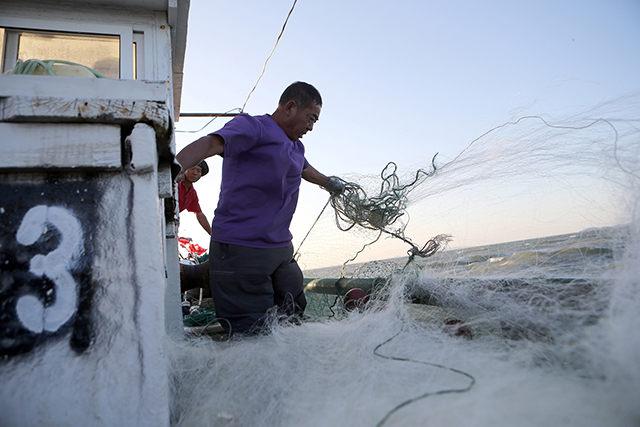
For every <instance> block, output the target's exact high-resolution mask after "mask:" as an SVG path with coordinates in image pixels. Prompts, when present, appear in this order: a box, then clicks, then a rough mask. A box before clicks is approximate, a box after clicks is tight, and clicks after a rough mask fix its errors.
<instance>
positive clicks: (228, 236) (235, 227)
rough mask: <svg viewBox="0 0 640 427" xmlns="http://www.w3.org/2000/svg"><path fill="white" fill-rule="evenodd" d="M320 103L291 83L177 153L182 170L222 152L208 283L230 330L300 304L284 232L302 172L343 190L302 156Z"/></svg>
mask: <svg viewBox="0 0 640 427" xmlns="http://www.w3.org/2000/svg"><path fill="white" fill-rule="evenodd" d="M321 108H322V98H321V96H320V93H319V92H318V91H317V90H316V88H314V87H313V86H311V85H310V84H308V83H304V82H296V83H293V84H291V85H290V86H289V87H287V88H286V89H285V91H284V92H283V93H282V96H281V97H280V101H279V102H278V107H277V108H276V111H275V112H274V113H273V114H272V115H268V114H265V115H263V116H249V115H247V114H241V115H239V116H237V117H235V118H234V119H233V120H231V121H229V122H228V123H227V124H226V125H225V126H224V127H223V128H222V129H220V130H218V131H216V132H214V133H212V134H210V135H207V136H205V137H202V138H200V139H198V140H196V141H194V142H192V143H191V144H189V145H188V146H187V147H185V148H184V149H183V150H182V151H180V153H178V155H177V156H176V158H177V160H178V162H179V163H180V164H181V165H182V169H183V170H186V169H188V168H190V167H191V166H193V165H196V164H198V163H199V162H200V161H202V160H203V159H205V158H207V157H211V156H214V155H221V156H222V157H223V163H222V184H221V188H220V198H219V200H218V207H217V208H216V210H215V213H214V219H213V227H212V229H213V230H212V237H211V246H210V249H209V252H210V281H211V283H210V285H211V292H212V294H213V300H214V304H215V307H216V315H217V316H218V317H219V318H221V319H224V320H222V321H221V324H222V326H223V327H224V328H225V329H228V331H229V332H231V333H237V332H239V333H255V332H259V331H260V330H262V329H263V327H264V326H265V322H266V321H267V319H268V317H269V313H274V314H276V315H285V316H287V317H289V316H299V315H301V314H302V313H303V312H304V309H305V307H306V305H307V302H306V299H305V296H304V292H303V285H302V271H301V270H300V267H299V266H298V264H297V263H296V261H295V260H294V259H293V245H292V244H291V233H290V231H289V224H290V223H291V219H292V217H293V213H294V212H295V210H296V205H297V203H298V191H299V188H300V182H301V178H304V179H305V180H306V181H309V182H311V183H314V184H317V185H320V186H322V187H324V188H325V189H326V190H327V191H329V192H331V193H336V192H338V193H339V192H341V191H342V189H343V184H342V180H340V179H339V178H336V177H327V176H325V175H323V174H322V173H320V172H318V171H317V170H316V169H314V168H313V166H311V165H310V164H309V163H308V162H307V160H306V159H305V157H304V145H302V142H300V138H302V136H303V135H304V134H306V133H307V132H309V131H311V130H313V125H314V124H315V122H316V121H317V120H318V118H319V117H320V110H321Z"/></svg>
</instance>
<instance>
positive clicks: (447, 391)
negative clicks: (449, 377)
mask: <svg viewBox="0 0 640 427" xmlns="http://www.w3.org/2000/svg"><path fill="white" fill-rule="evenodd" d="M403 329H404V326H403V327H402V328H400V330H399V331H398V332H396V333H395V335H393V336H392V337H391V338H388V339H387V340H386V341H384V342H382V343H380V344H378V345H377V346H376V348H374V349H373V354H374V355H375V356H378V357H381V358H383V359H387V360H397V361H399V362H410V363H417V364H420V365H426V366H431V367H434V368H438V369H444V370H447V371H451V372H453V373H456V374H459V375H462V376H464V377H467V378H468V379H469V384H468V385H467V386H466V387H462V388H448V389H443V390H437V391H428V392H426V393H423V394H421V395H419V396H416V397H412V398H411V399H407V400H405V401H404V402H402V403H399V404H398V405H396V406H394V407H393V408H392V409H391V410H390V411H389V412H387V413H386V414H385V416H384V417H383V418H382V419H381V420H380V421H378V423H377V424H376V427H381V426H383V425H384V423H386V422H387V420H388V419H389V418H390V417H391V415H393V414H394V413H396V412H398V411H399V410H400V409H402V408H404V407H405V406H408V405H410V404H412V403H415V402H417V401H419V400H422V399H426V398H427V397H429V396H438V395H441V394H451V393H466V392H467V391H469V390H471V388H472V387H473V386H474V385H475V383H476V379H475V377H474V376H473V375H471V374H469V373H467V372H464V371H462V370H460V369H456V368H451V367H449V366H445V365H441V364H439V363H431V362H424V361H422V360H415V359H409V358H408V357H396V356H387V355H385V354H381V353H378V350H379V349H380V348H381V347H382V346H384V345H386V344H388V343H390V342H391V341H393V340H394V339H395V338H396V337H397V336H398V335H400V334H401V333H402V330H403Z"/></svg>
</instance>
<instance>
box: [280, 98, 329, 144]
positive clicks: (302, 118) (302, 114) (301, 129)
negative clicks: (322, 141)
mask: <svg viewBox="0 0 640 427" xmlns="http://www.w3.org/2000/svg"><path fill="white" fill-rule="evenodd" d="M294 104H295V105H294V106H293V107H292V108H291V109H290V110H289V113H290V120H289V126H287V127H288V129H287V136H288V137H289V138H290V139H292V140H294V141H295V140H297V139H300V138H302V137H303V136H304V134H306V133H307V132H311V131H312V130H313V125H314V124H315V123H316V122H317V121H318V119H319V118H320V110H321V109H322V106H320V105H318V104H316V103H314V102H312V103H311V104H309V105H308V106H307V107H305V108H299V107H298V105H297V104H296V103H294Z"/></svg>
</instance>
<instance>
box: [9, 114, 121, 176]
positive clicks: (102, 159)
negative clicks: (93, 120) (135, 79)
mask: <svg viewBox="0 0 640 427" xmlns="http://www.w3.org/2000/svg"><path fill="white" fill-rule="evenodd" d="M0 135H2V137H1V138H2V140H1V142H2V143H1V144H0V169H3V168H4V169H23V168H46V167H52V168H106V169H118V168H121V167H122V159H121V157H122V156H121V151H122V149H121V146H120V126H117V125H103V124H40V123H39V124H33V123H0Z"/></svg>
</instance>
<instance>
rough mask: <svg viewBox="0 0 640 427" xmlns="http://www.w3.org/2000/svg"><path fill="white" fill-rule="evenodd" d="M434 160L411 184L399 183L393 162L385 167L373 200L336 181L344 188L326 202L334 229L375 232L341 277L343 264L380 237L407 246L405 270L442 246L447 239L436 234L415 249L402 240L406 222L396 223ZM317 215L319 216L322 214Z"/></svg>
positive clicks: (359, 189) (428, 174) (350, 184)
mask: <svg viewBox="0 0 640 427" xmlns="http://www.w3.org/2000/svg"><path fill="white" fill-rule="evenodd" d="M437 156H438V153H436V154H435V155H434V156H433V158H432V159H431V169H430V170H428V171H427V170H424V169H418V170H417V171H416V173H415V176H414V178H413V180H412V181H411V182H409V183H406V184H402V183H401V182H400V178H399V177H398V173H397V171H398V166H397V165H396V164H395V163H394V162H389V163H387V165H386V166H385V167H384V168H383V169H382V172H381V173H380V178H381V180H382V182H381V183H380V190H379V191H378V194H376V195H374V196H369V195H368V194H367V192H366V191H365V190H364V189H363V188H362V186H360V185H358V184H357V183H354V182H347V181H344V180H342V179H340V181H341V182H342V184H343V185H344V190H343V191H342V192H340V193H334V194H332V195H331V198H330V199H329V201H328V202H327V203H328V204H329V203H330V204H331V207H333V209H334V212H335V218H336V225H337V226H338V229H340V230H341V231H349V230H351V229H352V228H353V227H355V226H356V225H358V226H360V227H362V228H364V229H368V230H374V231H375V230H377V231H379V233H378V236H377V237H376V238H375V239H374V240H373V241H371V242H369V243H366V244H365V245H364V246H363V247H362V248H361V249H360V250H359V251H358V252H356V254H355V255H354V256H353V257H352V258H350V259H348V260H347V261H345V263H344V264H343V265H342V269H343V273H344V267H345V266H346V264H347V263H349V262H351V261H354V260H355V259H356V258H357V257H358V255H359V254H360V253H361V252H362V251H363V250H364V249H365V248H366V247H367V246H369V245H372V244H374V243H375V242H377V241H378V240H379V239H380V237H382V235H383V234H387V235H390V236H392V237H395V238H396V239H400V240H402V241H403V242H405V243H406V244H408V245H409V246H411V248H410V249H409V250H408V251H407V255H408V256H409V259H408V260H407V264H405V267H406V266H407V265H409V263H411V262H412V261H413V259H414V258H415V257H416V256H418V257H421V258H426V257H429V256H431V255H433V254H435V253H436V252H437V251H438V250H439V249H441V248H442V247H444V246H445V245H446V243H447V242H448V241H449V239H450V236H449V235H446V234H440V235H437V236H435V237H433V238H431V239H429V240H428V241H427V242H426V243H425V244H424V245H422V246H418V245H417V244H415V243H414V242H412V241H411V240H410V239H409V238H408V237H407V236H405V233H404V231H405V229H406V227H407V224H408V219H407V220H406V221H404V222H402V221H401V220H400V219H401V218H403V217H405V218H407V217H408V214H407V205H408V203H409V198H408V195H409V193H410V192H411V191H412V190H413V189H414V188H416V187H417V186H419V185H420V184H422V183H423V182H424V181H425V180H426V179H427V178H429V177H431V176H433V175H434V174H435V173H436V171H437V167H436V163H435V160H436V157H437ZM338 179H339V178H338ZM325 207H326V206H325ZM323 211H324V209H323ZM320 214H321V215H322V212H321V213H320ZM314 225H315V223H314ZM312 228H313V226H312Z"/></svg>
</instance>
